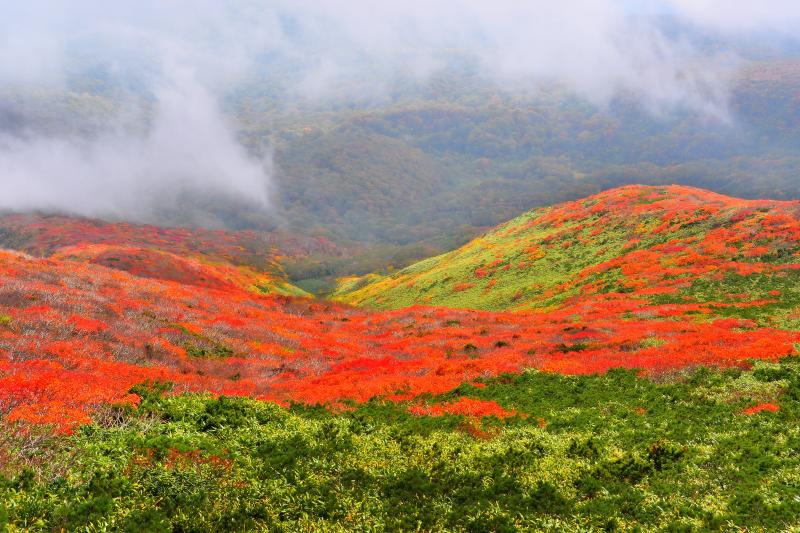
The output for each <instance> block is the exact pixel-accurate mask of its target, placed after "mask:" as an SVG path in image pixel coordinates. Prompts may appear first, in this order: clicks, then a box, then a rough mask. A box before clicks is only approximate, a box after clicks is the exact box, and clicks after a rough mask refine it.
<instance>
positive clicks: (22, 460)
mask: <svg viewBox="0 0 800 533" xmlns="http://www.w3.org/2000/svg"><path fill="white" fill-rule="evenodd" d="M137 392H139V393H141V394H142V395H143V401H142V404H141V406H140V407H139V409H138V410H136V411H122V410H117V409H110V410H107V411H104V412H102V413H98V414H97V415H96V423H95V424H93V425H91V426H87V427H84V428H83V429H81V430H80V431H79V432H78V433H77V434H76V435H74V436H71V437H47V436H45V435H44V434H39V433H36V432H31V433H25V432H22V431H14V430H13V428H6V429H4V431H3V433H2V434H0V438H2V440H1V441H0V466H2V475H0V530H8V531H59V530H62V528H63V530H67V531H75V530H81V531H109V530H127V531H244V530H263V531H344V530H347V531H353V530H355V531H398V530H410V531H414V530H420V531H435V530H452V531H513V530H534V531H592V530H595V531H599V530H603V529H605V530H613V529H618V530H639V531H723V530H724V531H731V530H744V529H747V530H748V531H777V530H786V529H789V528H792V527H800V456H798V454H797V449H798V448H799V447H800V423H799V422H798V421H799V420H800V418H799V415H800V363H799V362H798V361H796V360H792V359H787V360H784V361H782V362H781V363H780V364H765V363H757V364H756V365H755V367H754V369H753V370H751V371H739V370H728V371H716V370H714V371H709V370H703V369H701V370H697V371H694V372H692V373H688V374H685V375H683V376H678V377H675V378H674V379H671V380H670V381H669V382H665V383H656V382H653V381H650V380H647V379H642V378H638V377H636V376H635V374H634V373H633V372H629V371H613V372H610V373H608V374H606V375H603V376H562V375H556V374H545V373H540V372H533V371H531V372H527V373H525V374H522V375H519V376H503V377H500V378H498V379H495V380H492V381H488V382H487V385H486V387H485V388H478V387H475V386H471V385H463V386H461V387H459V389H457V390H455V391H453V392H452V393H450V394H448V395H445V396H442V397H438V398H429V399H428V401H431V402H432V401H446V400H452V399H455V398H457V397H459V396H468V397H474V398H480V399H486V400H495V401H497V402H498V403H499V404H501V405H502V406H503V407H505V408H507V409H516V410H517V411H518V412H520V413H526V414H527V415H528V416H526V417H523V416H516V417H512V418H509V419H507V420H505V421H502V420H499V419H496V418H487V419H484V420H483V421H482V422H477V421H474V420H469V419H465V418H463V417H461V416H449V415H448V416H444V417H441V418H432V417H426V416H423V417H417V416H413V415H410V414H408V412H407V411H406V410H405V409H406V406H405V405H402V404H393V403H388V402H384V401H382V400H377V399H376V400H373V401H371V402H368V403H366V404H363V405H357V406H353V410H352V411H345V412H337V413H334V412H331V411H329V410H327V409H324V408H320V407H304V406H297V405H296V406H293V407H291V408H289V409H284V408H281V407H279V406H276V405H274V404H270V403H261V402H258V401H255V400H250V399H231V398H224V397H223V398H219V399H213V398H211V397H209V396H204V395H181V396H174V397H169V396H166V397H165V396H162V395H160V394H159V393H158V392H157V388H152V387H151V388H148V389H145V388H143V387H139V388H138V389H137ZM762 402H773V403H775V404H777V405H779V406H780V410H779V411H778V412H769V411H763V412H760V413H757V414H753V415H745V414H742V413H741V412H742V410H743V409H745V408H747V407H750V406H753V405H755V404H759V403H762Z"/></svg>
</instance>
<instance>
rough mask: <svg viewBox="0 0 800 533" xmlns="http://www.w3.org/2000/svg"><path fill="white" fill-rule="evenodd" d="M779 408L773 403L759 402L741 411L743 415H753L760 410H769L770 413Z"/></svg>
mask: <svg viewBox="0 0 800 533" xmlns="http://www.w3.org/2000/svg"><path fill="white" fill-rule="evenodd" d="M779 410H780V407H779V406H777V405H775V404H774V403H760V404H758V405H754V406H753V407H748V408H747V409H745V410H743V411H742V414H744V415H754V414H756V413H760V412H761V411H770V412H772V413H776V412H778V411H779Z"/></svg>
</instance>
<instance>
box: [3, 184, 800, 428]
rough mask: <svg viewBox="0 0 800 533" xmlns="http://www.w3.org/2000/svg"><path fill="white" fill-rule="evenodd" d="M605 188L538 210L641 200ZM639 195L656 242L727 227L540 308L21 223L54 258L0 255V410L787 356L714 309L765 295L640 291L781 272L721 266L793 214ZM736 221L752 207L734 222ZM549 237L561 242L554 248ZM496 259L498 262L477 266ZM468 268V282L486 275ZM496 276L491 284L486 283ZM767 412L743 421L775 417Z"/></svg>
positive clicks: (461, 407)
mask: <svg viewBox="0 0 800 533" xmlns="http://www.w3.org/2000/svg"><path fill="white" fill-rule="evenodd" d="M620 191H621V192H619V193H618V194H617V195H615V196H614V195H607V197H606V198H605V199H604V200H603V201H599V202H597V203H595V204H592V205H590V206H588V207H587V206H585V205H584V204H583V203H576V204H575V205H573V206H571V207H569V208H568V209H562V210H559V211H555V210H551V211H547V212H546V213H545V215H543V216H544V217H549V218H550V219H551V220H550V223H551V224H552V225H553V227H559V225H562V226H563V225H564V224H565V223H566V222H567V220H568V219H569V218H570V217H576V218H573V219H574V220H578V219H579V218H580V217H586V216H587V214H588V213H590V212H594V213H595V214H598V213H602V212H606V211H609V210H613V209H615V206H616V207H618V204H619V203H620V202H622V203H624V202H628V203H630V202H632V201H633V199H634V198H640V197H641V195H642V191H641V189H639V190H634V189H631V190H628V188H624V189H621V190H620ZM652 200H653V201H652V202H650V203H648V204H645V205H643V206H636V207H635V208H634V209H642V210H645V209H649V210H653V209H656V208H659V209H661V210H662V211H664V213H661V214H660V215H659V217H658V220H657V222H658V224H659V225H664V224H666V226H665V229H664V231H665V232H666V231H667V230H668V229H669V228H670V227H674V226H676V225H681V224H690V223H692V221H694V220H698V219H703V217H704V216H706V215H704V214H703V213H708V212H711V211H713V210H717V211H719V210H727V211H725V212H726V213H727V212H728V211H730V215H729V216H730V219H731V220H734V219H735V220H737V221H736V222H734V226H732V227H720V228H717V229H715V230H712V231H711V232H709V233H707V234H706V235H704V236H702V237H700V238H698V239H697V240H695V241H691V242H689V241H686V240H684V241H670V240H668V241H666V242H665V243H664V244H663V245H660V247H658V248H656V249H650V250H644V249H637V248H636V244H633V245H631V247H630V249H629V250H628V251H627V252H626V253H625V255H624V256H623V257H624V258H623V259H612V260H610V261H607V262H604V263H601V264H599V265H596V266H593V267H590V268H587V269H585V270H584V271H582V272H580V273H579V275H578V278H577V280H576V281H575V282H574V283H572V284H570V286H565V287H560V288H558V289H556V290H552V291H549V294H551V295H552V294H555V293H557V292H558V291H566V290H567V289H569V288H570V287H574V286H575V285H577V284H578V283H581V282H583V281H586V284H585V285H584V286H583V290H582V291H581V292H580V295H579V296H576V297H574V298H571V299H569V300H567V301H565V302H564V303H563V304H562V305H560V306H559V307H557V308H552V309H548V310H547V312H546V313H545V312H536V311H521V312H484V311H472V310H463V309H462V310H456V309H447V308H431V307H411V308H407V309H402V310H397V311H387V312H378V311H370V310H364V309H354V308H350V307H347V306H343V305H338V304H333V303H330V302H320V301H313V300H307V299H292V298H287V297H280V296H267V295H259V294H255V293H253V292H251V291H249V290H247V288H246V285H247V284H248V280H249V278H247V276H248V275H250V274H246V275H245V274H240V272H241V271H240V270H239V267H238V265H240V264H241V265H244V264H249V263H248V262H250V261H251V260H253V257H251V254H256V255H257V253H258V250H256V249H255V248H253V249H252V250H251V249H248V248H247V247H246V246H245V247H244V248H245V249H244V251H242V250H239V248H238V247H239V246H240V245H241V243H242V242H243V241H242V240H241V239H242V237H229V236H227V234H224V233H216V232H208V233H203V232H200V233H197V234H196V235H195V237H191V238H190V237H188V236H191V235H193V234H192V233H191V232H189V231H188V230H160V229H157V228H155V229H154V228H150V227H147V226H144V227H133V226H127V225H107V226H99V227H97V228H89V229H88V230H87V231H88V234H89V235H88V237H87V238H86V239H85V240H80V238H79V237H80V235H78V233H79V231H80V230H79V226H76V225H74V224H73V225H70V224H69V223H66V222H65V223H64V224H63V226H64V227H63V228H61V229H57V228H55V227H53V225H51V224H44V223H36V222H35V221H36V220H39V219H33V220H34V222H32V223H31V224H30V226H29V227H30V231H31V232H33V233H34V236H33V237H31V241H30V242H31V243H34V244H31V251H33V250H34V249H37V250H40V251H41V253H50V252H53V251H55V254H54V255H52V256H51V257H50V258H47V259H42V258H33V257H30V256H26V255H23V254H20V253H16V252H9V251H0V315H2V316H3V317H5V318H4V320H3V322H2V323H0V416H5V417H6V420H9V421H28V422H32V423H43V424H53V425H55V427H56V429H57V430H59V431H67V432H68V431H71V430H72V429H73V428H74V427H75V426H76V425H79V424H83V423H86V422H87V421H89V415H90V414H91V413H92V412H93V411H94V410H96V409H98V408H99V407H101V406H104V405H109V404H116V403H123V404H128V405H131V406H135V405H137V403H138V400H139V399H138V397H137V396H135V395H132V394H130V393H129V390H130V389H131V387H132V386H133V385H135V384H137V383H142V382H145V381H170V382H172V383H174V384H175V392H177V393H179V392H183V391H210V392H212V393H215V394H226V395H243V396H252V397H255V398H259V399H263V400H269V401H275V402H279V403H286V402H289V401H302V402H308V403H324V404H329V405H332V406H335V405H337V404H338V403H339V402H341V401H342V400H356V401H365V400H368V399H369V398H371V397H374V396H383V397H385V398H386V399H388V400H395V401H412V402H413V400H414V399H415V398H416V397H417V396H419V395H421V394H426V393H428V394H439V393H443V392H447V391H450V390H452V389H453V388H455V387H457V386H458V385H459V384H461V383H464V382H470V381H473V380H475V379H477V378H482V377H490V376H496V375H499V374H502V373H507V372H519V371H521V370H524V369H526V368H536V369H541V370H545V371H551V372H564V373H571V374H590V373H596V372H605V371H606V370H608V369H611V368H617V367H624V368H636V369H640V370H641V371H642V372H643V373H644V374H647V375H657V374H659V373H663V372H669V371H673V370H676V369H680V368H684V367H691V366H697V365H714V366H720V367H730V366H745V365H747V364H748V362H747V361H748V360H749V359H764V360H775V359H777V358H779V357H782V356H785V355H792V354H795V347H794V346H795V343H798V342H800V332H798V331H790V330H784V329H778V328H771V327H758V326H757V325H756V324H755V323H754V322H752V321H749V320H742V319H735V318H723V317H721V316H720V314H719V313H718V311H719V310H722V309H726V308H728V307H729V306H762V305H767V304H769V303H770V302H773V301H774V300H772V299H769V300H766V299H753V300H748V297H747V295H746V294H745V295H740V296H742V297H741V298H739V297H737V298H734V300H735V301H734V302H706V303H698V302H690V301H687V302H685V303H671V304H654V303H651V300H650V299H649V298H650V296H652V295H658V294H670V293H672V292H674V291H677V290H678V289H679V288H680V287H683V286H685V284H686V283H688V282H689V281H690V280H691V279H694V278H695V277H696V276H698V275H700V274H703V275H706V274H709V273H711V274H709V275H716V274H718V273H724V272H741V273H749V272H767V273H773V274H775V275H780V274H781V273H782V272H785V271H787V270H789V269H794V268H800V265H798V264H794V263H786V264H775V263H764V262H758V261H754V260H752V258H749V259H747V260H745V258H744V256H740V255H737V254H741V252H742V250H745V251H746V250H748V249H752V248H753V246H752V245H751V243H753V242H761V241H770V242H772V243H773V244H772V245H771V246H772V247H773V248H774V247H776V246H777V247H778V248H780V247H781V246H784V247H789V246H790V245H794V244H793V243H797V242H800V222H799V220H800V217H797V216H788V215H787V216H782V215H781V216H777V215H776V216H773V217H771V218H770V219H769V220H768V225H763V224H761V222H760V221H761V219H762V218H763V215H764V213H763V212H761V211H758V209H759V206H760V205H761V204H760V203H759V202H744V201H742V202H743V205H746V206H747V209H743V205H740V204H736V203H730V204H729V203H727V202H729V200H728V199H725V197H717V196H716V195H710V196H709V197H707V198H700V197H698V198H697V199H696V202H694V200H692V197H691V196H690V197H689V198H688V200H686V201H687V202H688V203H689V204H690V205H687V206H685V207H686V209H685V210H680V209H677V208H675V206H673V205H672V204H669V203H667V201H666V200H662V199H661V197H660V196H658V195H656V196H654V197H653V198H652ZM692 202H694V203H692ZM764 205H766V204H764ZM769 205H771V206H772V205H773V204H769ZM781 205H782V204H781ZM653 206H656V207H653ZM773 207H774V206H773ZM779 207H780V206H779ZM784 207H785V213H784V214H787V213H788V214H791V213H795V211H794V210H795V209H796V206H794V204H786V206H784ZM784 207H781V209H784ZM747 210H750V211H752V212H748V214H746V215H742V213H743V212H745V211H747ZM778 214H779V215H780V213H778ZM726 216H728V215H726ZM13 220H18V223H19V224H21V225H23V226H24V223H23V222H19V221H21V220H28V219H13ZM59 220H61V219H59ZM64 220H67V221H68V220H71V219H64ZM6 224H8V222H6ZM37 224H40V225H37ZM25 227H28V226H25ZM137 228H138V229H137ZM84 229H85V228H84ZM106 232H107V235H106ZM137 232H140V233H141V234H139V233H137ZM195 238H196V239H198V241H197V242H199V243H200V244H195V240H193V239H195ZM115 239H117V240H116V241H115ZM632 241H633V239H632ZM553 242H554V244H553V245H554V246H558V245H559V244H558V240H557V238H555V239H553ZM775 243H777V244H775ZM545 244H546V243H545ZM67 246H71V247H72V248H69V247H67ZM204 246H207V247H208V250H212V251H213V255H214V256H213V258H211V259H210V257H211V256H210V255H209V253H210V252H209V253H206V252H204V251H203V250H205V248H204ZM543 246H544V244H543ZM748 246H750V248H748ZM159 247H162V248H163V249H159ZM143 249H144V250H145V251H144V252H143V251H142V250H143ZM734 250H736V252H735V253H734ZM123 252H124V254H123ZM540 253H543V252H540V249H539V248H538V247H537V248H536V249H535V250H531V251H529V252H528V255H530V256H531V257H530V258H529V259H530V260H532V261H535V260H536V257H537V256H538V255H539V254H540ZM109 254H116V255H114V256H113V257H118V259H119V261H110V259H111V257H112V256H111V255H109ZM203 254H205V255H203ZM745 255H746V254H745ZM113 263H124V264H125V265H127V266H125V268H121V267H120V265H113ZM154 263H157V264H154ZM107 264H108V265H107ZM508 264H509V263H504V262H503V261H501V260H499V259H498V260H496V261H494V262H493V263H492V265H493V266H492V267H491V268H496V267H500V268H505V266H507V265H508ZM501 265H502V266H501ZM106 266H114V267H115V268H114V269H109V268H106ZM479 270H480V269H478V270H476V271H475V275H476V276H477V277H481V276H492V275H493V274H494V272H492V273H490V269H486V270H485V271H482V272H480V273H479ZM612 270H613V271H618V272H619V273H620V276H621V277H620V279H621V282H620V283H622V284H624V286H625V287H626V288H628V289H629V290H628V292H607V291H604V290H603V285H602V283H601V282H594V281H592V282H590V281H591V280H589V278H590V277H591V276H592V274H594V273H601V272H608V271H612ZM252 272H256V271H255V270H253V271H252ZM156 274H157V275H156ZM173 274H174V275H173ZM242 276H244V277H242ZM587 280H589V281H587ZM533 281H535V280H533ZM495 283H497V281H496V279H495V278H493V279H492V280H491V281H490V282H489V283H488V284H487V285H486V286H487V287H491V286H493V285H494V284H495ZM469 285H471V284H469ZM532 288H534V289H535V285H532ZM454 290H455V287H454ZM526 290H527V289H526ZM543 292H544V291H543ZM547 294H548V292H545V295H546V296H547ZM522 296H523V293H522V292H520V294H519V297H520V298H521V297H522ZM780 296H781V295H780V294H773V293H770V297H774V298H779V297H780ZM653 341H657V342H653ZM414 405H415V406H414V407H411V410H412V412H418V413H420V414H423V413H424V414H433V415H436V414H443V413H454V414H463V415H466V416H472V417H477V416H484V415H495V416H501V417H505V416H512V415H513V414H514V412H513V411H507V410H505V409H503V408H502V407H501V406H499V405H497V404H494V403H493V402H481V401H478V400H471V399H468V398H461V399H459V400H458V401H456V402H452V403H449V404H437V405H432V406H421V405H419V404H414ZM769 405H772V404H763V406H756V407H753V408H750V409H748V410H746V411H745V412H747V411H750V410H752V409H756V408H758V410H757V411H753V412H758V411H760V410H774V409H772V407H768V406H769ZM774 407H775V409H777V406H774ZM542 423H544V422H542Z"/></svg>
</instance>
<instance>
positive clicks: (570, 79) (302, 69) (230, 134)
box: [0, 0, 800, 218]
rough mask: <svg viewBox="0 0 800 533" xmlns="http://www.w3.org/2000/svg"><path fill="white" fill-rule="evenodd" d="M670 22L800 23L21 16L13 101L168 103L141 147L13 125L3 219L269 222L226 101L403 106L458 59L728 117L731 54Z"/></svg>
mask: <svg viewBox="0 0 800 533" xmlns="http://www.w3.org/2000/svg"><path fill="white" fill-rule="evenodd" d="M662 15H667V16H669V17H673V18H675V19H676V20H678V21H679V22H681V23H686V24H688V25H693V26H697V27H702V28H706V29H707V31H709V32H726V33H737V32H750V33H752V32H764V31H780V32H784V34H785V35H787V36H788V37H787V38H791V35H792V30H795V29H797V28H798V22H799V21H800V8H799V7H797V5H796V2H793V1H788V0H775V1H773V2H751V1H749V0H731V1H723V0H647V1H643V2H638V1H633V0H562V1H560V2H553V1H552V0H528V1H524V0H494V1H492V2H486V1H485V0H460V1H455V0H386V1H383V2H378V3H376V2H374V1H373V0H369V1H368V0H247V1H244V2H218V1H216V0H191V1H190V0H174V1H170V2H163V1H157V0H138V1H133V0H120V1H119V2H113V3H109V2H103V1H100V0H78V1H76V2H57V1H55V0H29V1H27V2H16V3H12V5H10V6H7V7H6V8H5V9H4V16H3V18H2V19H1V20H0V89H2V90H0V94H13V93H14V91H17V93H20V92H22V93H25V92H26V91H34V92H35V91H36V90H38V89H40V88H43V87H45V88H48V90H79V91H87V90H88V91H92V90H93V88H92V87H91V86H89V87H88V88H87V87H86V86H85V85H81V84H80V83H78V86H79V87H80V88H79V89H75V81H76V78H78V79H80V78H81V76H84V77H85V76H86V74H87V72H88V75H89V76H90V77H91V76H99V78H98V79H100V80H101V81H102V83H104V84H106V85H107V86H112V87H118V88H121V90H123V91H129V92H135V93H137V94H144V95H147V96H148V97H152V98H153V100H154V102H155V105H154V115H153V116H152V117H151V118H150V120H149V125H150V127H149V130H148V131H147V132H146V133H142V134H137V135H132V134H130V133H123V131H126V130H124V129H123V128H117V129H116V130H114V129H112V130H107V131H104V132H102V133H99V134H97V135H94V136H92V137H91V138H87V137H85V136H78V135H75V134H74V133H73V134H68V135H60V136H53V135H40V134H36V135H34V134H32V133H31V132H32V131H34V130H33V129H32V128H26V127H25V124H22V125H20V124H15V125H14V129H13V131H15V132H16V133H15V134H13V135H12V134H10V133H6V134H5V136H4V137H1V138H0V181H2V183H3V186H4V194H3V196H2V199H0V207H2V208H14V209H33V208H40V209H61V210H70V211H73V212H79V213H82V214H86V215H98V216H106V215H108V214H109V213H112V214H118V215H122V216H134V217H138V218H142V217H148V216H150V215H151V214H152V213H153V212H154V211H155V210H158V209H162V208H163V206H164V205H165V204H168V203H169V201H170V199H173V198H178V197H179V196H180V195H181V194H184V193H185V192H186V191H190V192H198V193H203V194H211V195H215V194H224V195H230V196H235V197H238V198H240V199H242V200H244V201H247V202H251V203H254V205H261V206H263V209H264V210H265V211H266V210H268V209H269V183H270V170H269V161H268V160H266V161H264V160H260V159H258V158H254V157H252V156H251V155H249V154H248V153H247V152H246V151H245V150H244V149H243V148H242V147H241V146H240V144H239V143H238V142H237V140H236V129H235V128H234V127H232V126H231V124H230V123H229V121H228V120H227V119H226V117H225V116H224V115H223V113H222V112H220V108H219V102H220V101H222V100H223V99H224V98H226V97H230V95H231V94H233V93H234V92H235V91H236V90H237V88H240V87H242V86H246V85H247V84H250V85H249V86H250V87H255V88H256V90H258V88H259V87H262V86H264V85H270V86H273V85H274V86H280V87H282V88H283V89H282V90H283V91H284V92H283V93H280V94H284V95H288V96H289V97H293V96H295V97H302V98H307V99H308V98H310V99H325V98H329V97H332V95H336V97H337V98H340V97H342V95H345V97H347V96H350V95H359V96H361V95H367V96H370V95H371V96H380V95H381V94H390V93H391V89H392V84H393V83H394V82H395V81H396V79H397V78H398V77H402V78H405V79H412V80H413V79H416V80H422V81H424V80H425V79H427V77H428V76H429V75H430V74H431V73H434V72H436V71H437V70H438V69H440V68H442V67H444V66H446V65H447V62H448V61H449V60H450V59H451V58H452V57H453V56H454V54H455V55H458V56H459V57H466V58H468V59H469V60H470V61H472V62H474V64H475V65H477V69H478V72H479V74H481V75H483V76H484V77H487V78H490V79H493V80H495V81H496V82H498V83H500V84H503V85H507V86H509V87H515V88H518V87H536V86H538V85H539V84H542V83H553V82H554V83H557V84H561V85H563V86H565V87H567V88H568V89H571V90H572V91H574V92H576V93H577V94H579V95H581V96H583V97H584V98H586V99H588V100H590V101H591V102H594V103H595V104H597V105H600V106H603V105H605V104H606V103H608V102H609V101H611V100H612V99H613V98H614V97H616V96H617V95H620V94H626V95H633V96H634V97H636V98H638V99H639V100H640V101H641V102H642V103H643V105H644V106H645V107H646V108H647V109H650V110H651V111H653V112H654V113H659V114H661V113H670V112H671V111H673V110H675V109H683V110H686V109H688V110H693V111H695V112H699V113H702V114H705V115H708V116H710V117H714V118H717V119H722V120H726V119H727V99H728V92H729V91H728V89H729V83H728V80H729V78H730V76H731V75H732V73H733V68H734V67H735V66H736V63H737V58H736V56H735V54H734V53H729V52H726V51H725V50H722V51H720V50H714V51H713V52H710V51H709V50H708V49H706V48H704V47H703V46H698V45H697V44H696V43H694V42H693V41H692V40H691V39H688V38H687V37H686V36H685V34H684V33H682V32H680V31H678V32H669V31H665V30H664V27H663V24H662V22H663V20H662V18H661V16H662ZM98 72H100V73H101V74H99V75H98V74H97V73H98ZM343 88H344V89H343ZM0 98H2V97H0ZM12 108H13V102H12V103H10V104H9V103H8V102H2V101H0V109H2V110H3V111H4V112H6V111H7V110H9V109H12ZM12 110H13V109H12ZM12 115H13V113H12ZM9 116H11V115H9ZM0 126H2V124H0ZM3 129H4V130H5V131H6V132H9V131H12V130H11V129H10V128H0V130H3ZM20 132H21V133H20Z"/></svg>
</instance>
